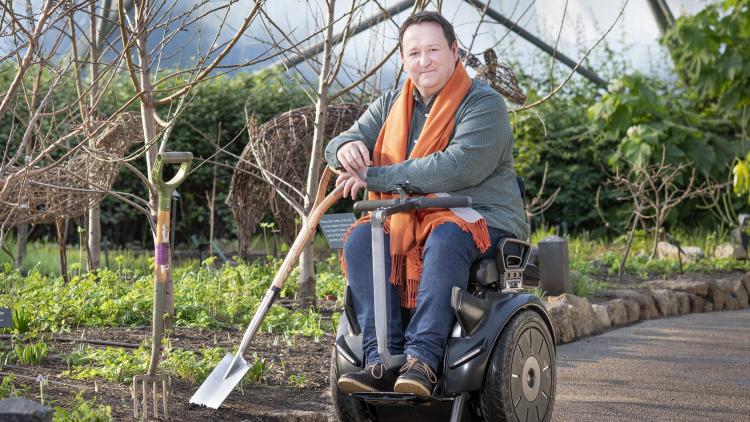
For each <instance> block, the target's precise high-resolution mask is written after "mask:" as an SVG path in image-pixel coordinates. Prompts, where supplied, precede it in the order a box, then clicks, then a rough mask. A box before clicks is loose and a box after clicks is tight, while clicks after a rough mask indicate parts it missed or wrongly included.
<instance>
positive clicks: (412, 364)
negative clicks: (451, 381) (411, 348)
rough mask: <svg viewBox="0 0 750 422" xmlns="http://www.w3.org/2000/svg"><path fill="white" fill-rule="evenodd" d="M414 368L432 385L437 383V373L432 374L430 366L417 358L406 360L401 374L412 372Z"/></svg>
mask: <svg viewBox="0 0 750 422" xmlns="http://www.w3.org/2000/svg"><path fill="white" fill-rule="evenodd" d="M412 368H414V369H416V370H417V371H419V372H421V373H423V374H424V375H425V376H426V377H427V379H428V380H430V382H431V383H433V384H435V383H437V377H436V376H435V373H434V372H432V369H431V368H430V366H429V365H427V364H426V363H424V362H422V361H420V360H418V359H416V358H411V357H410V358H406V364H404V366H402V367H401V371H400V372H401V373H402V374H403V373H404V372H408V371H410V370H411V369H412Z"/></svg>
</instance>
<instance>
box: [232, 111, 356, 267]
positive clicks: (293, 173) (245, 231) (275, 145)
mask: <svg viewBox="0 0 750 422" xmlns="http://www.w3.org/2000/svg"><path fill="white" fill-rule="evenodd" d="M363 111H364V107H362V106H359V105H356V104H336V105H331V106H329V107H328V112H327V119H328V120H327V124H326V133H325V139H331V138H333V137H335V136H336V135H338V134H339V133H341V132H343V131H344V130H346V129H349V127H351V125H353V124H354V122H355V121H356V120H357V118H358V117H359V115H360V114H362V112H363ZM314 122H315V107H302V108H298V109H294V110H291V111H288V112H286V113H284V114H281V115H279V116H277V117H275V118H273V119H272V120H269V121H268V122H266V123H264V124H262V125H260V126H258V125H256V124H255V123H254V122H250V123H249V125H248V132H249V134H250V141H249V142H248V144H247V146H245V149H244V150H243V151H242V155H241V159H240V161H239V163H238V164H237V167H236V168H235V170H234V175H233V176H232V182H231V185H230V190H229V195H228V196H227V202H226V203H227V205H228V206H229V208H230V209H231V210H232V214H233V215H234V219H235V222H236V224H237V237H238V238H239V241H240V254H243V255H244V254H245V253H246V251H247V246H248V245H249V242H250V237H251V236H252V235H253V233H254V232H255V228H256V226H257V225H258V223H259V222H260V221H261V219H262V218H263V216H264V215H265V214H266V212H267V211H268V209H269V208H270V209H271V211H272V213H273V217H274V220H275V221H276V225H277V227H278V228H279V232H280V235H281V237H282V238H283V239H285V240H286V241H287V242H290V243H291V241H292V240H293V239H294V237H295V236H296V228H295V221H294V220H295V218H296V217H297V215H298V214H297V213H296V212H295V211H294V209H293V208H292V207H291V206H290V205H289V204H288V203H287V202H286V201H285V200H284V199H283V198H282V197H281V196H280V195H279V194H278V193H277V192H276V191H275V189H274V187H273V186H271V185H270V184H269V183H268V182H266V181H264V179H263V174H262V173H261V171H260V170H259V167H260V168H263V169H264V170H265V172H267V174H272V175H273V176H272V177H271V180H272V182H273V183H274V184H275V185H276V186H277V187H278V189H280V190H282V191H283V192H284V193H286V194H288V195H289V196H290V197H291V198H294V200H296V201H297V202H302V200H301V198H302V197H301V193H303V192H304V191H305V181H306V178H307V167H308V165H309V157H310V153H311V150H312V140H313V131H314ZM324 165H325V160H321V169H322V168H323V166H324Z"/></svg>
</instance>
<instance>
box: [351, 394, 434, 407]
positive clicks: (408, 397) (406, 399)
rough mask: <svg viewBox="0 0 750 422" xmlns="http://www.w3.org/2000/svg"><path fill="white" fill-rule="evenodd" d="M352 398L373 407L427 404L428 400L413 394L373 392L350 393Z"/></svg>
mask: <svg viewBox="0 0 750 422" xmlns="http://www.w3.org/2000/svg"><path fill="white" fill-rule="evenodd" d="M352 396H354V397H356V398H358V399H360V400H362V401H365V402H367V403H369V404H372V405H374V406H381V405H390V406H397V405H405V404H407V405H408V404H429V403H430V399H429V398H427V399H424V398H421V397H419V396H417V395H416V394H413V393H388V392H373V393H352Z"/></svg>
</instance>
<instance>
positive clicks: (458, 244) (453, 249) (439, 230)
mask: <svg viewBox="0 0 750 422" xmlns="http://www.w3.org/2000/svg"><path fill="white" fill-rule="evenodd" d="M476 250H477V247H476V245H474V240H473V238H472V237H471V233H469V232H466V231H463V230H462V229H461V228H460V227H458V225H456V224H454V223H450V222H448V223H443V224H440V225H439V226H437V227H435V229H434V230H433V231H432V233H430V235H429V236H428V237H427V241H426V243H425V254H428V253H429V254H437V255H438V256H441V257H449V256H456V255H457V254H465V256H466V257H467V258H472V254H474V253H475V251H476Z"/></svg>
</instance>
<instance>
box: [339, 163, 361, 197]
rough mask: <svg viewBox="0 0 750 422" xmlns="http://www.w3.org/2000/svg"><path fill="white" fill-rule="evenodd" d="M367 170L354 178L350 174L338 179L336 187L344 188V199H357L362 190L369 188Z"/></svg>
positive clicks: (341, 175)
mask: <svg viewBox="0 0 750 422" xmlns="http://www.w3.org/2000/svg"><path fill="white" fill-rule="evenodd" d="M366 179H367V168H366V167H365V169H364V170H362V171H361V172H360V173H359V174H357V175H354V176H352V175H351V174H350V173H348V172H343V173H341V174H339V177H338V178H337V179H336V187H339V186H343V188H342V195H343V196H344V198H352V199H355V198H356V197H357V193H358V192H359V190H360V189H365V188H367V181H366Z"/></svg>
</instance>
